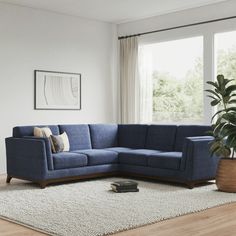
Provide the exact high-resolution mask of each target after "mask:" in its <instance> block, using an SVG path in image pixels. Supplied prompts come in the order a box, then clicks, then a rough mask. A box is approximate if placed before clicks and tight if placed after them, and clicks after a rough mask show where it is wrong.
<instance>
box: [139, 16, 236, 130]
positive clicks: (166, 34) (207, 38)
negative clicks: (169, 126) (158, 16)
mask: <svg viewBox="0 0 236 236" xmlns="http://www.w3.org/2000/svg"><path fill="white" fill-rule="evenodd" d="M235 30H236V19H230V20H222V21H218V22H212V23H206V24H203V25H195V26H189V27H184V28H178V29H173V30H168V31H162V32H156V33H153V34H146V35H141V36H140V37H139V46H142V45H145V44H153V43H160V42H165V41H172V40H178V39H184V38H190V37H199V36H202V37H203V89H204V90H206V89H209V85H208V84H207V83H206V82H207V81H209V80H210V81H214V80H215V78H216V67H217V66H216V58H215V42H214V40H215V34H217V33H224V32H230V31H235ZM210 101H211V100H210V99H209V98H208V97H207V96H206V94H204V97H203V106H204V107H203V111H204V112H203V114H204V118H203V122H202V123H199V124H207V125H209V124H211V117H212V115H213V113H214V109H213V108H212V107H211V105H210ZM152 123H157V122H152Z"/></svg>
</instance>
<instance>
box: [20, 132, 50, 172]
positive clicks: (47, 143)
mask: <svg viewBox="0 0 236 236" xmlns="http://www.w3.org/2000/svg"><path fill="white" fill-rule="evenodd" d="M24 138H26V139H35V140H43V141H44V142H45V151H46V156H47V165H48V169H49V170H53V169H54V166H53V159H52V148H51V143H50V140H49V139H48V138H38V137H34V136H24Z"/></svg>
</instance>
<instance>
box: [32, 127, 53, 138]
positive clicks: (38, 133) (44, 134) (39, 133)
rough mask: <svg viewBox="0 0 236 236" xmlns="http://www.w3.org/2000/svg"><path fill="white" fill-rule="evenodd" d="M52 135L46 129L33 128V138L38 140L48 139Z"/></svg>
mask: <svg viewBox="0 0 236 236" xmlns="http://www.w3.org/2000/svg"><path fill="white" fill-rule="evenodd" d="M50 135H52V131H51V129H50V128H48V127H42V128H39V127H34V136H35V137H38V138H49V137H50Z"/></svg>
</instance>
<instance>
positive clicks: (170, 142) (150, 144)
mask: <svg viewBox="0 0 236 236" xmlns="http://www.w3.org/2000/svg"><path fill="white" fill-rule="evenodd" d="M176 130H177V126H176V125H150V126H149V127H148V131H147V139H146V148H147V149H154V150H161V151H167V152H168V151H173V150H174V145H175V135H176Z"/></svg>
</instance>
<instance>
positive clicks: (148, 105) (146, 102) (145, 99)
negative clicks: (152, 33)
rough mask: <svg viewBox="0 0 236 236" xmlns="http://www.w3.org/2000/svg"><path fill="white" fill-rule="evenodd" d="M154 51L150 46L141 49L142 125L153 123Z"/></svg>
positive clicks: (140, 117) (140, 119) (140, 109)
mask: <svg viewBox="0 0 236 236" xmlns="http://www.w3.org/2000/svg"><path fill="white" fill-rule="evenodd" d="M152 73H153V70H152V51H151V48H150V47H149V46H140V47H139V83H140V98H139V100H140V108H139V121H140V123H150V122H152V112H153V111H152V107H153V104H152V103H153V81H152Z"/></svg>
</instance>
